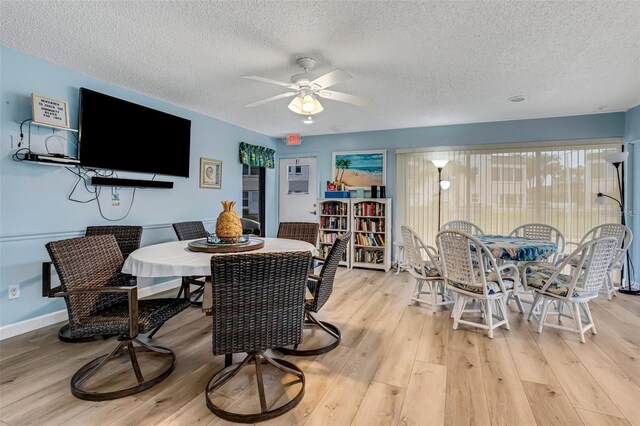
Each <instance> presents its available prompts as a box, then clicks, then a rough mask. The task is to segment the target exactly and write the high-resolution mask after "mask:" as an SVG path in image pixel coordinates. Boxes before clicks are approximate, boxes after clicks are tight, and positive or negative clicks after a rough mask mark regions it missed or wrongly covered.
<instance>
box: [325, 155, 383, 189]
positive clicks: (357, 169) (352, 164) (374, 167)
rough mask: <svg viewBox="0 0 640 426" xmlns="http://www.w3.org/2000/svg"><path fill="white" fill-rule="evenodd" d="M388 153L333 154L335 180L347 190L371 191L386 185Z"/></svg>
mask: <svg viewBox="0 0 640 426" xmlns="http://www.w3.org/2000/svg"><path fill="white" fill-rule="evenodd" d="M386 163H387V151H386V150H376V151H348V152H334V153H333V179H334V181H335V182H342V183H344V185H345V186H346V187H347V189H358V188H364V189H370V188H371V185H377V186H382V185H385V184H386V175H385V166H386Z"/></svg>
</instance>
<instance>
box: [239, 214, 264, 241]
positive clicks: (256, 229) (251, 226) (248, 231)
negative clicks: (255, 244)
mask: <svg viewBox="0 0 640 426" xmlns="http://www.w3.org/2000/svg"><path fill="white" fill-rule="evenodd" d="M240 223H242V234H243V235H256V236H258V237H259V236H260V233H261V230H260V222H257V221H255V220H252V219H247V218H244V217H241V218H240Z"/></svg>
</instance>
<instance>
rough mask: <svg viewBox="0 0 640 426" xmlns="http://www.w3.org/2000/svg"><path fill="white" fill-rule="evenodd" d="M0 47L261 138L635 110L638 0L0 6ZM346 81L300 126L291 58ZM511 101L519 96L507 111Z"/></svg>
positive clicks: (639, 81) (1, 1) (639, 93)
mask: <svg viewBox="0 0 640 426" xmlns="http://www.w3.org/2000/svg"><path fill="white" fill-rule="evenodd" d="M0 7H1V10H0V12H1V19H2V21H1V25H0V43H2V44H3V45H5V46H7V47H9V48H12V49H15V50H18V51H21V52H25V53H27V54H30V55H33V56H36V57H40V58H43V59H45V60H48V61H50V62H53V63H56V64H60V65H62V66H65V67H69V68H72V69H75V70H78V71H81V72H84V73H87V74H90V75H93V76H96V77H99V78H101V79H104V80H107V81H110V82H112V83H115V84H117V85H120V86H123V87H127V88H129V89H132V90H135V91H138V92H142V93H145V94H148V95H150V96H153V97H156V98H160V99H163V100H166V101H168V102H171V103H174V104H178V105H181V106H184V107H186V108H189V109H192V110H195V111H199V112H201V113H204V114H206V115H209V116H213V117H216V118H219V119H221V120H224V121H227V122H230V123H234V124H237V125H239V126H242V127H246V128H249V129H252V130H255V131H258V132H260V133H264V134H267V135H271V136H282V135H283V134H286V133H291V132H300V133H302V134H303V135H312V134H326V133H336V132H339V133H342V132H353V131H365V130H378V129H390V128H404V127H421V126H433V125H442V124H456V123H470V122H486V121H499V120H513V119H521V118H536V117H549V116H563V115H575V114H589V113H596V112H600V110H599V108H601V107H602V106H606V107H605V108H602V111H620V110H626V109H628V108H629V107H632V106H634V105H636V104H638V103H640V30H639V28H640V2H638V1H626V2H625V1H616V2H613V1H590V2H578V1H575V2H565V1H558V2H538V1H531V2H515V1H513V2H508V1H504V2H503V1H500V2H494V1H491V2H481V1H473V2H461V1H450V2H441V1H429V2H399V1H398V2H355V1H351V2H347V1H344V2H338V1H333V2H327V1H310V2H308V1H295V2H279V1H271V2H248V1H228V2H212V1H189V2H186V1H185V2H181V1H171V2H160V1H156V2H152V1H127V2H101V1H91V2H90V1H84V2H80V1H63V2H26V1H18V2H10V1H5V0H0ZM300 56H312V57H313V58H315V59H316V60H317V65H316V68H315V69H314V70H313V73H314V74H316V75H320V74H323V73H325V72H328V71H331V70H332V69H334V68H343V69H345V70H347V71H349V72H351V73H352V74H353V75H354V78H353V79H352V80H350V81H347V82H344V83H340V84H338V85H336V86H334V87H333V88H332V89H334V90H337V91H341V92H347V93H352V94H355V95H360V96H364V97H368V98H371V99H373V100H374V102H375V105H374V106H373V107H370V108H359V107H355V106H351V105H348V104H341V103H337V102H332V101H329V100H322V103H323V105H324V106H325V111H324V112H322V113H320V114H318V115H316V119H317V122H316V123H315V124H313V125H310V126H309V125H304V124H302V123H301V122H300V119H301V118H302V117H301V116H298V115H296V114H294V113H292V112H290V111H289V110H288V109H287V103H288V100H286V99H282V100H278V101H275V102H272V103H269V104H265V105H261V106H258V107H255V108H245V107H244V105H245V104H247V103H250V102H253V101H256V100H259V99H262V98H266V97H269V96H273V95H277V94H279V93H283V92H285V91H287V90H286V89H285V88H283V87H279V86H275V85H269V84H265V83H260V82H256V81H249V80H245V79H242V78H240V76H242V75H248V74H251V75H259V76H263V77H267V78H272V79H276V80H281V81H288V79H289V77H290V76H291V75H292V74H295V73H297V72H299V70H300V69H299V68H298V66H297V65H296V62H295V60H296V58H298V57H300ZM520 94H522V95H525V96H526V97H527V100H526V101H525V102H521V103H512V102H508V101H507V98H509V97H510V96H513V95H520Z"/></svg>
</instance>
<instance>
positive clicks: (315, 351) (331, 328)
mask: <svg viewBox="0 0 640 426" xmlns="http://www.w3.org/2000/svg"><path fill="white" fill-rule="evenodd" d="M311 318H313V317H311ZM304 326H305V327H318V328H319V329H321V330H323V331H325V332H326V333H327V334H329V335H330V336H331V337H333V342H331V343H329V344H328V345H325V346H322V347H320V348H303V349H298V346H299V345H294V346H293V348H291V347H288V348H277V349H276V350H277V351H278V352H281V353H283V354H285V355H293V356H314V355H321V354H324V353H327V352H330V351H332V350H334V349H335V348H337V347H338V345H339V344H340V339H341V333H340V329H339V328H338V327H336V326H335V325H333V324H331V323H329V322H325V321H319V320H317V319H316V318H313V320H309V319H307V320H306V321H305V322H304ZM303 343H304V342H303Z"/></svg>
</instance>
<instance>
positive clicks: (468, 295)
mask: <svg viewBox="0 0 640 426" xmlns="http://www.w3.org/2000/svg"><path fill="white" fill-rule="evenodd" d="M436 241H437V244H438V251H439V252H440V259H441V262H442V273H443V276H444V279H445V282H446V284H447V286H448V287H449V289H450V290H452V291H454V292H455V293H456V294H457V297H456V301H455V304H454V306H453V313H452V316H453V320H454V322H453V329H454V330H457V329H458V324H466V325H469V326H472V327H478V328H481V329H484V330H487V331H488V334H489V338H493V330H494V329H495V328H497V327H500V326H503V325H504V326H505V328H506V329H507V330H509V319H508V318H507V307H506V296H508V295H509V294H510V293H511V292H513V289H514V288H515V287H517V285H518V284H519V282H520V278H519V274H518V268H517V267H516V266H515V265H513V264H505V265H501V266H498V263H497V262H496V259H495V258H494V257H493V255H492V254H491V251H490V250H489V249H488V248H487V247H486V246H485V245H484V244H483V243H482V242H481V241H480V240H478V239H477V238H476V237H474V236H472V235H469V234H466V233H464V232H460V231H453V230H445V231H441V232H439V233H438V235H436ZM473 300H476V301H477V302H479V303H480V309H465V307H466V305H467V304H468V303H469V302H471V301H473ZM466 313H481V314H482V316H483V319H484V324H483V323H479V322H474V321H469V320H464V319H462V315H463V314H466Z"/></svg>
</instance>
